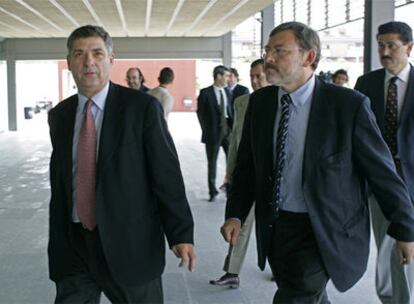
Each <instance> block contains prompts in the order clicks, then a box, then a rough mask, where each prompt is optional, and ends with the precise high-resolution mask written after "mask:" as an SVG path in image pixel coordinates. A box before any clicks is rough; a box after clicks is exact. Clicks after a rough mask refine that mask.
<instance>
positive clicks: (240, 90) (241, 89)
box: [229, 84, 250, 102]
mask: <svg viewBox="0 0 414 304" xmlns="http://www.w3.org/2000/svg"><path fill="white" fill-rule="evenodd" d="M229 91H230V90H229ZM230 93H231V96H232V99H231V100H232V102H233V101H234V100H235V99H236V98H237V97H239V96H242V95H246V94H249V93H250V92H249V89H248V88H246V87H245V86H242V85H241V84H236V86H235V87H234V89H233V91H230Z"/></svg>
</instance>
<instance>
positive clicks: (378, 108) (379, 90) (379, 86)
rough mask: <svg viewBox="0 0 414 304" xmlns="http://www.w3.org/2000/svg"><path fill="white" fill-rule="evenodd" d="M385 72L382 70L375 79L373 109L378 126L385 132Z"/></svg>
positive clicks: (372, 85) (373, 84)
mask: <svg viewBox="0 0 414 304" xmlns="http://www.w3.org/2000/svg"><path fill="white" fill-rule="evenodd" d="M384 77H385V70H384V69H382V70H380V72H379V74H378V77H375V78H373V83H371V84H370V86H371V87H372V99H371V108H372V111H373V112H374V113H375V116H376V117H377V124H378V126H379V127H380V129H381V131H383V130H384V115H385V96H384V90H385V88H384Z"/></svg>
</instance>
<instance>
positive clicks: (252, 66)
mask: <svg viewBox="0 0 414 304" xmlns="http://www.w3.org/2000/svg"><path fill="white" fill-rule="evenodd" d="M258 65H263V66H264V59H263V58H260V59H256V60H255V61H253V62H252V63H251V64H250V68H251V69H253V68H255V67H257V66H258Z"/></svg>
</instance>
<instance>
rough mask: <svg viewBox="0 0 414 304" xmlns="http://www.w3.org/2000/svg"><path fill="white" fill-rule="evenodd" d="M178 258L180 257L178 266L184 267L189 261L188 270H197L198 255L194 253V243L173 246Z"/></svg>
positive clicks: (172, 248)
mask: <svg viewBox="0 0 414 304" xmlns="http://www.w3.org/2000/svg"><path fill="white" fill-rule="evenodd" d="M171 250H172V251H173V252H174V254H175V256H176V257H177V258H180V259H181V261H180V264H179V265H178V267H183V266H185V265H186V264H187V263H188V270H189V271H191V272H193V271H194V270H195V261H196V256H195V253H194V246H193V244H177V245H174V246H172V247H171Z"/></svg>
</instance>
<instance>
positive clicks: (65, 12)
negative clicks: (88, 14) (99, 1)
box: [49, 0, 80, 27]
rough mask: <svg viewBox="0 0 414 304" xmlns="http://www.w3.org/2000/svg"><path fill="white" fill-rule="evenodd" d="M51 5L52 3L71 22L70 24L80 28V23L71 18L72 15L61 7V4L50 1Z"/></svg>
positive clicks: (53, 0)
mask: <svg viewBox="0 0 414 304" xmlns="http://www.w3.org/2000/svg"><path fill="white" fill-rule="evenodd" d="M49 2H50V3H52V4H53V5H54V6H55V7H56V8H57V9H58V10H59V11H60V12H61V13H62V14H63V15H64V16H65V17H66V18H68V19H69V20H70V22H72V23H73V25H75V26H76V27H79V26H80V24H79V22H78V21H76V20H75V18H73V17H72V16H71V14H69V13H68V12H67V11H66V10H65V9H64V8H63V6H61V5H60V4H59V3H57V2H56V1H55V0H49Z"/></svg>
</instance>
